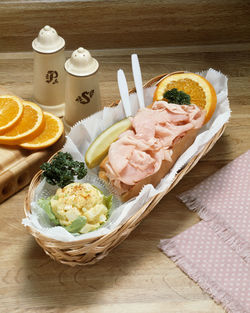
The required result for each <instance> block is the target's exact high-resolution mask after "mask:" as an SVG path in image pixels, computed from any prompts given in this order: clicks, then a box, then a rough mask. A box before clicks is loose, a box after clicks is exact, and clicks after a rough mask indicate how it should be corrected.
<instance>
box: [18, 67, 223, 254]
mask: <svg viewBox="0 0 250 313" xmlns="http://www.w3.org/2000/svg"><path fill="white" fill-rule="evenodd" d="M177 73H184V71H176V72H173V73H164V74H161V75H158V76H155V77H153V78H151V79H150V80H149V81H147V82H146V83H145V84H144V86H143V87H144V88H148V87H151V86H153V85H155V83H157V82H158V81H159V80H160V79H161V78H163V77H164V76H169V75H172V74H177ZM135 91H136V88H135V87H134V88H132V89H131V90H130V91H129V93H130V94H131V93H134V92H135ZM119 101H120V100H117V101H115V102H113V103H112V104H111V105H110V106H115V105H117V104H118V103H119ZM225 127H226V124H224V125H223V126H222V127H221V129H220V130H219V131H218V132H217V133H216V134H215V135H214V136H213V138H212V139H211V140H210V142H212V143H213V144H214V143H215V142H216V141H217V140H218V139H216V141H215V142H213V139H214V138H215V137H217V136H218V138H219V137H220V136H221V135H222V133H223V132H224V129H225ZM210 142H209V143H208V144H207V145H206V146H205V147H204V148H203V149H202V151H203V150H204V151H205V150H207V146H209V144H210ZM213 144H212V146H213ZM209 150H210V149H209ZM59 151H60V150H59ZM59 151H57V152H56V153H55V154H54V155H53V156H52V157H51V158H50V159H49V160H51V159H52V158H53V157H54V156H55V155H56V154H57V153H58V152H59ZM200 154H201V152H200V153H199V154H197V155H195V156H194V157H193V158H192V159H191V160H190V161H189V162H188V163H187V164H186V166H184V167H183V168H182V169H181V170H180V171H179V173H182V172H183V171H185V170H186V167H188V165H189V163H193V162H192V161H193V160H196V159H197V158H198V159H197V162H198V160H199V159H200V157H199V156H200ZM197 162H195V164H196V163H197ZM192 167H193V166H192ZM179 173H178V174H179ZM41 174H42V171H41V170H40V171H38V172H37V173H36V174H35V175H34V176H33V178H32V180H31V182H30V185H29V188H28V191H27V192H26V197H25V200H24V213H25V217H28V215H29V213H30V212H31V200H32V199H33V196H34V192H35V189H36V187H37V185H38V183H39V182H40V178H41ZM184 175H185V173H184V174H183V175H181V178H182V177H183V176H184ZM181 178H180V179H181ZM180 179H178V181H179V180H180ZM178 181H177V182H178ZM177 182H175V180H174V181H173V183H172V184H171V186H170V187H169V188H168V189H167V190H166V191H163V192H162V193H159V194H158V195H156V196H153V197H151V198H150V200H148V201H147V202H146V203H145V204H144V205H143V206H142V207H141V208H140V209H139V210H138V211H137V212H136V213H135V214H134V215H132V216H131V217H130V218H129V219H128V220H127V221H126V222H124V223H122V224H121V225H118V226H117V227H115V228H114V229H113V230H111V231H110V232H108V233H107V234H105V235H99V236H96V237H92V238H85V239H79V240H71V241H61V240H58V239H54V238H51V237H47V236H45V235H43V234H42V233H40V232H39V231H38V230H36V229H34V228H33V227H31V226H25V227H26V229H27V230H28V231H29V232H30V233H31V234H32V235H33V236H34V237H35V238H36V239H39V241H46V242H50V243H51V244H52V243H54V244H59V245H60V246H61V247H65V248H68V246H69V245H70V247H71V248H74V247H75V246H77V247H78V246H79V245H82V244H88V245H93V243H94V242H98V244H100V240H101V239H103V240H105V239H107V238H108V237H111V236H113V235H114V234H115V233H116V232H118V231H119V230H120V229H121V228H122V227H124V226H125V225H126V224H129V223H130V222H131V221H133V220H137V218H138V217H140V216H141V215H142V214H143V213H144V211H146V209H147V208H148V207H149V206H150V204H151V203H153V202H154V201H155V200H156V201H157V202H156V203H158V202H159V201H160V199H161V198H162V197H163V196H164V195H165V194H166V193H168V192H169V191H170V190H171V189H172V188H173V187H174V186H175V185H176V184H177ZM153 208H154V207H153ZM153 208H152V209H153ZM152 209H151V210H152ZM151 210H150V211H151Z"/></svg>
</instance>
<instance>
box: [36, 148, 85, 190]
mask: <svg viewBox="0 0 250 313" xmlns="http://www.w3.org/2000/svg"><path fill="white" fill-rule="evenodd" d="M41 169H42V170H43V173H42V177H45V178H46V181H47V182H48V183H49V184H51V185H57V186H59V187H61V188H63V187H65V186H66V185H68V184H70V183H73V182H74V177H75V176H76V177H77V178H78V179H82V178H83V177H84V176H85V175H86V174H87V169H86V167H85V163H84V162H78V161H74V160H73V158H72V156H71V154H70V153H68V152H59V153H58V154H57V155H56V156H55V157H54V158H53V159H52V161H51V162H50V163H49V162H46V163H43V165H42V166H41Z"/></svg>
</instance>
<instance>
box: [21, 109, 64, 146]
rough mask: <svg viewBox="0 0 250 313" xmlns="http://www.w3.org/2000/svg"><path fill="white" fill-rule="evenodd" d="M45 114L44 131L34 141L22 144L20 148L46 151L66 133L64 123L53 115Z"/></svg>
mask: <svg viewBox="0 0 250 313" xmlns="http://www.w3.org/2000/svg"><path fill="white" fill-rule="evenodd" d="M43 114H44V120H45V126H44V128H43V131H42V132H41V133H40V134H39V135H38V136H37V137H35V138H34V139H32V140H30V141H27V142H24V143H21V144H20V147H22V148H25V149H29V150H38V149H44V148H47V147H49V146H51V145H53V144H54V143H55V142H56V141H57V140H58V139H59V138H60V137H61V136H62V134H63V132H64V127H63V123H62V121H61V120H60V119H59V118H58V117H56V116H55V115H53V114H51V113H48V112H43Z"/></svg>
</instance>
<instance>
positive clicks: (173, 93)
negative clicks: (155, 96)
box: [163, 88, 191, 104]
mask: <svg viewBox="0 0 250 313" xmlns="http://www.w3.org/2000/svg"><path fill="white" fill-rule="evenodd" d="M163 98H164V99H166V100H168V102H169V103H176V104H190V103H191V102H190V101H191V97H190V96H189V95H188V94H186V93H185V92H184V91H182V90H178V89H177V88H173V89H170V90H168V91H166V92H165V93H164V95H163Z"/></svg>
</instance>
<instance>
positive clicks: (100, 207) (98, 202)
mask: <svg viewBox="0 0 250 313" xmlns="http://www.w3.org/2000/svg"><path fill="white" fill-rule="evenodd" d="M45 201H47V207H45V204H46V203H45ZM39 204H40V206H42V207H43V209H44V210H45V211H46V212H47V211H49V212H47V214H48V215H49V214H50V215H51V217H52V218H50V219H51V220H52V219H53V218H54V221H53V222H54V224H58V225H61V226H63V227H65V228H66V229H67V230H68V231H69V232H72V233H74V232H78V233H82V234H84V233H87V232H89V231H93V230H95V229H97V228H98V227H99V226H101V225H102V224H103V223H104V222H106V220H107V218H108V212H109V209H110V207H111V205H112V196H108V197H107V196H105V195H104V194H103V193H102V192H101V191H100V190H99V189H98V188H97V187H95V186H93V185H91V184H89V183H84V184H82V183H71V184H69V185H67V186H65V187H64V188H58V189H57V191H56V194H55V195H54V196H52V197H51V198H50V199H49V202H48V199H45V200H44V199H41V201H40V203H39ZM50 215H49V217H50Z"/></svg>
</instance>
